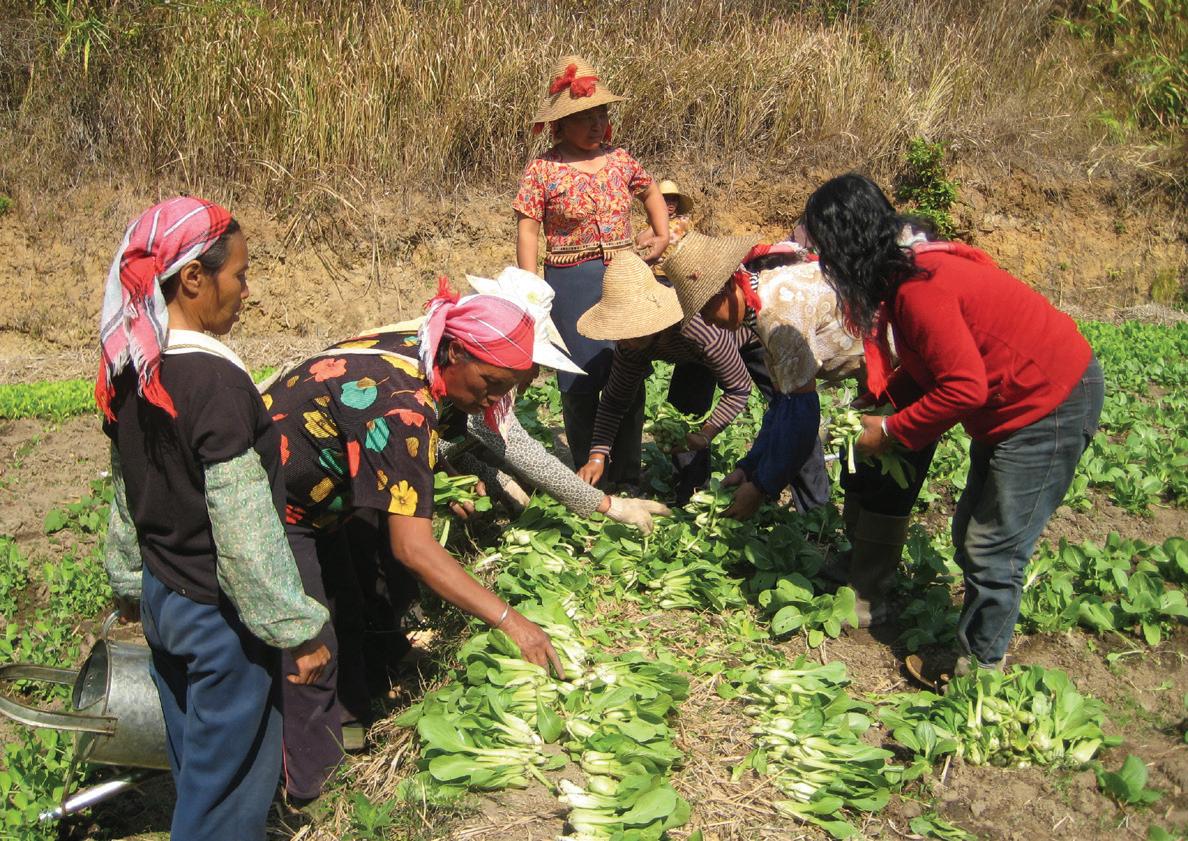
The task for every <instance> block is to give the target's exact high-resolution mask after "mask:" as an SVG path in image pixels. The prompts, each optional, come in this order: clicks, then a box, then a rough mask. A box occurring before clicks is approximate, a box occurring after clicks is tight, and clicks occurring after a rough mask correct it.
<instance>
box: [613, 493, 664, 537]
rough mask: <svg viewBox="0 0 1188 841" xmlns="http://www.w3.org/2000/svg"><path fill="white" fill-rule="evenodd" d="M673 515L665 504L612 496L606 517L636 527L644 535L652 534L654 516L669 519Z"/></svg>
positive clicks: (649, 500)
mask: <svg viewBox="0 0 1188 841" xmlns="http://www.w3.org/2000/svg"><path fill="white" fill-rule="evenodd" d="M671 513H672V512H671V511H669V510H668V506H667V505H665V504H664V503H663V502H656V501H655V500H652V499H633V498H631V497H623V496H612V497H611V498H610V508H609V509H607V512H606V516H608V517H610V518H611V519H612V520H614V521H615V522H616V523H625V524H626V525H629V526H635V527H636V528H637V529H639V530H640V531H642V532H643V533H644V534H651V533H652V528H653V527H654V526H653V523H652V515H653V514H656V515H659V516H661V517H667V516H668V515H669V514H671Z"/></svg>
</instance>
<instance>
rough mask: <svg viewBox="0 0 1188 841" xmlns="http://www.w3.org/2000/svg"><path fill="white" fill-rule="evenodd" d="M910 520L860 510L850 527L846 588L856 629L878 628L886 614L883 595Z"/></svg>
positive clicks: (893, 574)
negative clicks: (853, 605)
mask: <svg viewBox="0 0 1188 841" xmlns="http://www.w3.org/2000/svg"><path fill="white" fill-rule="evenodd" d="M910 520H911V518H910V517H892V516H889V515H887V514H875V513H874V512H873V511H867V510H865V509H860V510H859V514H858V520H857V523H856V524H855V526H854V538H853V540H852V544H853V547H854V548H853V550H852V552H851V555H850V576H849V585H850V586H851V587H852V588H853V589H854V593H855V595H856V596H857V597H858V598H857V613H858V627H859V628H869V627H871V626H872V625H881V624H883V622H885V621H887V619H888V618H889V615H890V610H889V606H888V604H887V594H888V593H889V592H890V590H891V582H892V580H893V579H894V578H895V569H896V567H898V566H899V559H900V556H901V555H902V554H903V545H904V544H905V543H906V542H907V530H908V522H909V521H910Z"/></svg>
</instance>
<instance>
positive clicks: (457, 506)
mask: <svg viewBox="0 0 1188 841" xmlns="http://www.w3.org/2000/svg"><path fill="white" fill-rule="evenodd" d="M474 494H475V496H486V495H487V486H486V485H484V484H483V480H482V479H479V480H478V481H477V482H475V484H474ZM450 510H451V511H453V512H454V516H456V517H457V518H458V519H459V520H469V519H470V518H471V517H473V516H474V503H473V502H471V501H470V500H469V499H468V500H466V501H465V502H451V503H450Z"/></svg>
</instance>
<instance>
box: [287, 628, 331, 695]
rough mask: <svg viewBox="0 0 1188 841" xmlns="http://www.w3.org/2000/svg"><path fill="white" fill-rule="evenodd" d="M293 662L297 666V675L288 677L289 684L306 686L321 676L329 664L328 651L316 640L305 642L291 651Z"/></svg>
mask: <svg viewBox="0 0 1188 841" xmlns="http://www.w3.org/2000/svg"><path fill="white" fill-rule="evenodd" d="M293 662H294V663H296V664H297V674H295V675H289V683H297V684H303V685H305V686H308V685H309V684H311V683H316V682H317V680H318V678H320V677H321V676H322V671H323V670H324V669H325V668H326V664H327V663H329V662H330V649H328V648H327V647H326V646H325V645H324V644H323V643H320V642H318V641H317V640H316V639H312V640H306V641H305V642H303V643H301V645H299V646H297V647H296V648H294V649H293Z"/></svg>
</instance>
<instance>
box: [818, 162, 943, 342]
mask: <svg viewBox="0 0 1188 841" xmlns="http://www.w3.org/2000/svg"><path fill="white" fill-rule="evenodd" d="M804 222H805V227H806V228H807V229H808V233H809V237H811V238H812V241H813V246H814V247H815V248H816V249H817V254H818V255H820V258H821V272H822V274H823V275H824V277H825V281H826V282H827V283H828V284H829V286H830V287H831V288H832V289H833V291H834V292H835V293H837V297H838V301H839V302H840V304H841V309H842V313H843V314H844V316H845V319H846V326H847V328H849V329H850V330H852V331H854V332H855V333H857V334H859V335H863V336H865V335H866V334H867V333H869V332H870V330H871V327H873V326H874V321H875V314H876V313H877V312H878V309H879V304H881V303H883V302H884V301H886V302H888V303H890V302H891V301H893V300H895V293H896V291H897V290H898V289H899V285H900V284H901V283H903V282H904V281H905V280H908V279H909V278H912V277H916V276H917V275H919V274H921V270H920V269H919V268H918V267H917V266H916V260H915V257H914V256H913V255H912V252H911V250H910V249H906V248H903V247H901V246H900V245H899V236H900V232H901V231H902V230H903V226H904V225H911V224H913V222H914V220H912V219H909V218H908V217H906V216H901V215H900V214H898V213H896V212H895V208H894V207H892V206H891V202H889V201H888V200H887V196H886V195H884V194H883V191H882V190H880V189H879V187H878V185H877V184H875V183H874V182H873V181H871V180H870V179H869V178H867V177H866V176H863V175H859V174H858V173H856V172H850V173H847V174H845V175H839V176H838V177H836V178H832V179H830V180H829V181H826V182H825V183H824V184H823V185H821V186H820V187H818V188H817V190H816V191H815V192H814V193H813V194H812V195H811V196H809V200H808V203H807V204H806V205H805V208H804Z"/></svg>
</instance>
